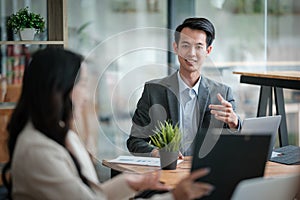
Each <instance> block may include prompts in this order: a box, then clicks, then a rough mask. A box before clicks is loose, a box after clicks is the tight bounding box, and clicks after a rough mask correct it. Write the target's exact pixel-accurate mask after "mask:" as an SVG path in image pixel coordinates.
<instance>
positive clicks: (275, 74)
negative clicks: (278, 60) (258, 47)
mask: <svg viewBox="0 0 300 200" xmlns="http://www.w3.org/2000/svg"><path fill="white" fill-rule="evenodd" d="M233 74H240V75H242V76H250V77H261V78H276V79H282V80H296V81H300V71H268V72H233Z"/></svg>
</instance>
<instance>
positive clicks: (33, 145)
mask: <svg viewBox="0 0 300 200" xmlns="http://www.w3.org/2000/svg"><path fill="white" fill-rule="evenodd" d="M53 159H71V157H70V155H69V154H68V152H67V151H66V149H65V148H64V147H62V146H61V145H60V144H58V143H57V142H55V141H54V140H52V139H50V138H48V137H47V136H45V135H44V134H42V133H41V132H39V131H38V130H37V129H35V128H34V127H33V125H32V124H30V123H29V124H27V125H26V127H25V128H24V129H23V131H22V132H21V133H20V136H19V137H18V140H17V144H16V147H15V151H14V155H13V164H14V163H15V164H17V165H19V164H20V165H24V166H25V165H26V164H30V163H33V162H39V161H42V162H43V161H47V160H48V161H50V160H53ZM20 165H19V166H20Z"/></svg>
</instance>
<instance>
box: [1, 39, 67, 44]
mask: <svg viewBox="0 0 300 200" xmlns="http://www.w3.org/2000/svg"><path fill="white" fill-rule="evenodd" d="M16 44H60V45H64V41H37V40H28V41H0V45H16Z"/></svg>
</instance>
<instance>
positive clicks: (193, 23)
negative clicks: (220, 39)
mask: <svg viewBox="0 0 300 200" xmlns="http://www.w3.org/2000/svg"><path fill="white" fill-rule="evenodd" d="M186 27H187V28H190V29H193V30H202V31H204V32H205V33H206V44H207V47H209V46H210V45H211V44H212V42H213V40H214V39H215V28H214V25H213V24H212V23H211V22H210V21H209V20H208V19H206V18H199V17H193V18H187V19H185V20H184V21H183V23H182V24H180V25H179V26H177V28H176V31H175V33H174V36H175V42H176V44H178V42H179V39H180V33H181V31H182V29H183V28H186Z"/></svg>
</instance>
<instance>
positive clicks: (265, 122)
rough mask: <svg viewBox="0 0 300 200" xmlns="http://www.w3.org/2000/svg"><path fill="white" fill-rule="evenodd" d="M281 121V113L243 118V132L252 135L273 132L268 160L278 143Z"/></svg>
mask: <svg viewBox="0 0 300 200" xmlns="http://www.w3.org/2000/svg"><path fill="white" fill-rule="evenodd" d="M280 122H281V115H275V116H266V117H254V118H247V119H244V120H243V123H242V130H241V133H242V134H250V135H253V134H266V133H269V134H271V142H270V148H269V153H268V158H267V160H269V159H270V158H271V156H272V151H273V149H274V146H275V143H276V136H277V132H278V128H279V125H280Z"/></svg>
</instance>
